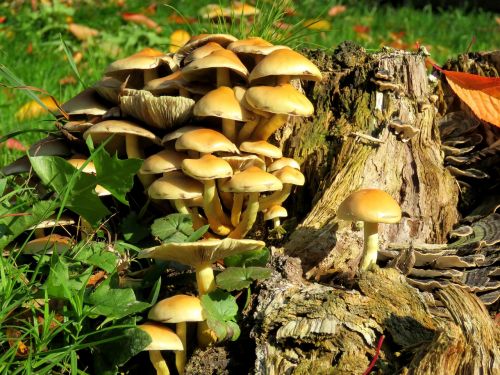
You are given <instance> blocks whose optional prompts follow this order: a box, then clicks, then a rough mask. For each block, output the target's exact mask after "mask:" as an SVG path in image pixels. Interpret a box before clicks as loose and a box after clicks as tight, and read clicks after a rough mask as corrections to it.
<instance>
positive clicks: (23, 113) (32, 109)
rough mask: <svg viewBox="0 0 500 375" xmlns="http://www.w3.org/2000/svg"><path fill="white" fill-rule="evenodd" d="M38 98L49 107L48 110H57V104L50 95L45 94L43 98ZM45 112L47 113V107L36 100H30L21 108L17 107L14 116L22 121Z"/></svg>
mask: <svg viewBox="0 0 500 375" xmlns="http://www.w3.org/2000/svg"><path fill="white" fill-rule="evenodd" d="M40 100H41V101H42V103H43V104H45V106H46V107H47V108H48V109H49V111H52V112H58V111H59V110H58V107H57V104H56V103H55V102H54V100H53V99H52V98H51V97H50V96H45V97H43V98H40ZM47 113H48V112H47V109H45V108H44V107H42V106H41V105H40V104H38V102H37V101H35V100H32V101H30V102H28V103H26V104H25V105H23V106H22V107H21V108H19V109H18V111H17V112H16V115H15V116H16V119H17V120H18V121H24V120H30V119H33V118H35V117H39V116H42V115H45V114H47Z"/></svg>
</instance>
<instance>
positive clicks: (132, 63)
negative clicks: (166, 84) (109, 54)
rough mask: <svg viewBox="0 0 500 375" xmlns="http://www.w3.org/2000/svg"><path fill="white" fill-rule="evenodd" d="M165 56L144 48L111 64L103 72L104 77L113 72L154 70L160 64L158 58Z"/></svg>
mask: <svg viewBox="0 0 500 375" xmlns="http://www.w3.org/2000/svg"><path fill="white" fill-rule="evenodd" d="M164 55H165V54H164V53H163V52H161V51H158V50H155V49H153V48H144V49H143V50H142V51H139V52H137V53H134V54H133V55H131V56H128V57H125V58H123V59H120V60H116V61H114V62H112V63H111V64H110V65H108V67H107V68H106V70H105V72H104V73H105V74H106V75H113V73H114V72H118V71H124V70H132V69H140V70H146V69H154V68H156V67H157V66H158V65H159V64H160V63H161V59H160V57H162V56H164Z"/></svg>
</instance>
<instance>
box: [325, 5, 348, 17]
mask: <svg viewBox="0 0 500 375" xmlns="http://www.w3.org/2000/svg"><path fill="white" fill-rule="evenodd" d="M346 10H347V7H346V6H345V5H335V6H333V7H331V8H330V9H329V10H328V15H329V16H330V17H335V16H336V15H338V14H340V13H344V12H345V11H346Z"/></svg>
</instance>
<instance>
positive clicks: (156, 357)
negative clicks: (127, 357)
mask: <svg viewBox="0 0 500 375" xmlns="http://www.w3.org/2000/svg"><path fill="white" fill-rule="evenodd" d="M149 359H150V361H151V363H152V364H153V366H154V368H155V369H156V374H157V375H170V370H169V369H168V366H167V362H165V359H164V358H163V356H162V355H161V351H160V350H150V351H149Z"/></svg>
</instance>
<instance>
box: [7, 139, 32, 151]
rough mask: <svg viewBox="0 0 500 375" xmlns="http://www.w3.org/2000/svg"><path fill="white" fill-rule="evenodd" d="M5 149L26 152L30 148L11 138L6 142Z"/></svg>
mask: <svg viewBox="0 0 500 375" xmlns="http://www.w3.org/2000/svg"><path fill="white" fill-rule="evenodd" d="M5 147H7V148H8V149H9V150H18V151H26V150H27V149H28V148H27V147H26V146H25V145H23V144H22V143H21V142H19V141H18V140H17V139H14V138H9V139H7V141H6V142H5Z"/></svg>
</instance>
